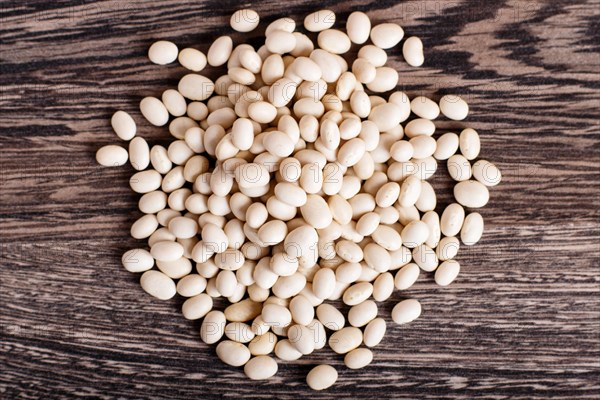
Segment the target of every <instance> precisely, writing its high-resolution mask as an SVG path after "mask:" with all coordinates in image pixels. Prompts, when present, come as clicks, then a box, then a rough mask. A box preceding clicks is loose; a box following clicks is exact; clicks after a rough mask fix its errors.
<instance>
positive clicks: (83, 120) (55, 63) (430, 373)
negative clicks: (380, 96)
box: [0, 0, 600, 399]
mask: <svg viewBox="0 0 600 400" xmlns="http://www.w3.org/2000/svg"><path fill="white" fill-rule="evenodd" d="M336 3H337V2H333V1H298V0H295V1H293V2H285V3H282V2H272V1H265V2H261V3H260V4H259V5H256V6H253V7H254V8H256V9H257V10H258V11H259V12H260V14H261V16H262V18H263V21H266V22H268V21H271V20H274V19H275V18H278V17H281V16H285V15H291V16H293V17H294V18H295V19H296V21H302V19H303V17H304V15H305V14H306V13H307V12H309V11H311V10H314V9H316V8H317V7H330V8H331V9H333V10H335V11H336V12H337V13H338V17H339V20H340V21H344V20H345V18H346V17H347V15H348V14H349V13H350V12H351V11H353V10H357V9H359V10H365V11H367V12H368V13H369V14H370V15H371V17H372V18H373V19H374V20H375V21H397V22H399V23H400V24H401V25H402V26H403V27H404V28H405V31H406V32H407V34H408V35H417V36H420V37H422V38H423V41H424V43H425V47H426V65H425V67H423V68H421V69H418V70H415V69H413V68H409V67H408V66H407V65H406V64H405V63H404V62H403V60H402V56H401V53H400V52H399V50H398V49H394V50H392V51H391V58H390V60H391V64H392V65H393V66H394V67H395V68H397V69H398V70H399V71H400V72H401V81H400V88H402V89H403V90H405V91H407V92H408V93H409V94H410V95H411V96H413V95H418V94H421V93H424V94H428V95H433V96H441V95H443V94H445V93H458V94H461V95H463V96H465V97H466V98H467V100H468V101H469V103H470V106H471V109H472V114H471V115H470V117H469V121H468V123H467V122H465V123H455V124H446V125H443V126H441V128H442V129H459V128H461V127H463V126H467V124H468V125H469V126H473V127H475V128H476V129H478V130H479V131H480V133H481V135H482V142H483V153H482V156H483V157H485V158H488V159H490V160H493V161H494V162H496V163H497V164H498V165H499V167H500V168H501V169H502V172H503V175H504V181H503V183H502V185H501V186H499V187H497V188H494V189H493V190H492V200H491V202H490V204H489V206H488V207H486V208H485V209H484V210H483V211H482V214H483V215H484V218H485V221H486V233H485V235H484V238H483V239H482V241H481V242H480V243H479V244H478V245H477V246H475V247H474V248H469V249H464V250H463V251H461V253H460V255H459V260H460V261H461V264H462V265H463V266H464V267H463V271H462V272H461V276H460V277H459V279H458V280H457V282H455V283H454V284H453V285H452V286H451V287H449V288H445V289H440V288H438V287H436V286H435V284H434V283H433V281H432V279H431V277H426V278H424V279H422V280H421V281H420V282H419V283H418V284H417V285H415V287H414V288H412V289H411V290H410V291H408V292H407V293H402V294H401V293H398V292H396V293H394V295H393V300H396V301H397V300H399V299H401V298H403V297H406V296H410V297H415V298H418V299H419V300H421V301H422V304H423V307H424V314H423V316H422V317H421V318H420V319H419V320H418V321H416V322H415V323H413V324H410V325H409V326H402V327H399V326H392V325H391V324H390V325H389V327H388V334H387V336H386V338H385V340H384V343H383V344H382V345H381V346H380V347H378V348H376V349H375V361H374V363H373V364H372V365H371V366H369V367H368V368H366V369H364V370H361V371H351V370H348V369H345V368H343V362H342V359H341V357H339V356H337V355H333V354H331V353H330V352H320V353H316V354H314V355H311V356H310V357H306V358H305V359H302V360H300V361H298V362H296V363H280V371H279V373H278V374H277V376H276V377H275V378H274V379H272V380H269V381H268V382H260V383H256V382H251V381H249V380H247V379H246V378H245V377H244V375H243V373H242V371H241V370H239V369H235V368H230V367H227V366H225V365H223V364H222V363H220V362H219V361H218V360H217V359H216V356H215V355H214V348H213V347H211V346H206V345H204V344H203V343H202V342H201V341H200V340H199V339H198V329H199V323H197V322H194V323H192V322H188V321H185V320H184V319H183V318H182V317H181V316H180V314H179V312H178V309H179V307H180V305H181V300H177V299H175V300H173V301H169V302H159V301H155V300H152V299H150V298H149V297H148V296H147V295H145V294H144V293H143V292H142V290H141V289H140V288H139V285H138V283H137V279H138V278H137V277H136V276H133V275H131V274H129V273H128V272H126V271H125V270H123V268H122V267H121V266H120V255H121V254H122V252H123V251H125V250H126V249H128V248H131V247H132V246H135V245H136V241H135V240H133V239H131V238H129V237H128V234H127V232H128V230H129V225H130V224H131V222H132V221H133V220H134V219H135V218H136V217H137V216H138V214H137V213H136V211H135V210H136V202H137V196H135V195H134V194H132V193H131V192H130V190H129V189H128V184H127V182H128V176H129V175H130V173H131V171H130V170H128V168H122V169H103V168H100V167H98V166H97V165H96V164H95V161H94V157H93V155H94V153H95V151H96V149H97V148H98V147H100V146H101V145H103V144H108V143H112V142H114V141H115V137H114V135H113V134H112V133H111V130H110V125H109V118H110V115H111V114H112V113H113V112H114V110H115V109H124V110H127V111H130V112H131V113H132V114H133V115H134V118H136V119H137V120H139V121H141V120H142V119H141V116H140V114H139V111H138V110H137V104H138V102H139V100H140V99H141V98H142V97H143V96H145V95H157V94H159V93H161V92H162V91H163V90H164V89H166V88H168V87H172V86H174V85H175V84H176V82H177V79H178V77H180V76H181V75H182V74H183V73H184V70H183V69H182V68H181V67H179V66H177V65H171V66H168V67H157V66H155V65H152V64H150V63H149V62H148V61H147V59H146V57H145V54H146V51H147V48H148V46H149V44H150V43H152V42H153V41H154V40H156V39H159V38H167V39H172V40H174V41H176V42H177V43H178V44H180V45H182V46H187V45H193V46H197V47H198V48H200V49H202V50H206V49H207V48H208V44H209V43H210V42H211V41H212V40H213V39H214V38H215V37H216V36H218V35H220V34H224V33H226V32H227V33H229V29H228V25H227V21H228V18H229V15H230V14H231V13H232V12H233V11H234V10H235V9H237V8H238V7H239V4H238V3H237V2H233V1H198V2H185V1H170V2H159V1H136V2H121V1H77V2H70V1H55V2H42V1H39V0H34V1H29V2H17V1H3V2H2V4H0V22H1V24H0V46H1V48H0V49H1V52H0V57H1V59H2V61H1V64H0V69H1V75H0V90H1V96H0V119H1V121H2V122H1V127H2V129H1V133H0V185H1V190H0V219H1V225H0V237H1V242H0V259H1V264H0V265H1V270H0V285H1V286H0V288H1V290H0V300H1V306H2V308H1V311H0V328H1V331H0V335H1V342H0V346H1V349H2V352H1V354H0V360H1V362H2V364H1V365H2V366H1V374H0V396H1V397H2V398H6V399H12V398H23V399H33V398H43V397H45V398H66V397H76V396H78V397H90V398H92V397H93V398H107V399H108V398H117V397H119V398H157V399H158V398H203V399H209V398H216V399H219V398H223V399H225V398H240V397H242V396H246V398H252V399H255V398H256V399H258V398H280V399H292V398H303V397H308V396H311V397H312V398H315V399H325V398H332V397H336V398H343V399H355V398H372V399H381V398H496V399H502V398H511V399H512V398H524V399H547V398H564V399H573V398H590V399H591V398H598V397H600V382H599V379H598V374H599V372H600V365H599V364H600V363H599V361H598V360H600V337H599V332H600V296H599V291H600V283H599V274H598V271H599V266H600V262H599V260H600V242H599V235H600V223H599V222H600V221H599V218H600V215H599V210H600V165H599V161H598V160H599V149H600V141H599V140H598V139H599V138H600V130H599V126H598V118H599V113H598V109H599V105H600V96H599V89H600V85H599V83H598V73H599V72H600V71H599V67H598V65H599V61H600V60H599V56H598V51H599V50H600V37H599V36H600V33H599V32H600V29H599V27H598V10H599V6H600V3H599V2H598V1H595V0H587V1H583V0H581V1H569V0H560V1H552V2H525V1H487V2H482V1H475V0H473V1H465V0H463V1H456V2H438V1H406V2H394V1H370V2H366V1H365V2H358V1H348V2H344V3H341V4H336ZM264 26H266V25H265V24H262V25H261V30H260V31H259V32H257V33H252V34H250V35H249V38H250V39H249V40H250V41H251V42H252V43H255V44H257V43H258V42H259V35H260V34H261V33H262V29H264ZM234 39H235V40H236V41H238V42H239V41H240V40H242V39H244V38H243V37H242V36H241V35H239V34H236V35H234ZM139 128H140V134H141V135H142V136H144V137H146V138H149V139H150V140H151V142H152V143H160V142H165V141H167V140H168V137H167V135H166V133H165V132H164V131H163V130H160V129H156V128H151V127H148V126H146V125H143V124H140V126H139ZM440 175H442V174H440ZM436 178H437V177H436ZM443 181H444V177H443V176H440V177H439V178H438V179H436V180H435V181H434V183H436V184H439V185H441V186H442V189H441V190H440V194H441V195H442V201H448V200H449V197H448V193H449V192H448V190H447V187H445V188H444V187H443V186H444V183H443ZM393 303H394V302H392V301H390V302H388V303H386V304H385V305H383V306H382V308H383V310H382V313H383V315H385V316H386V318H387V317H388V316H389V312H390V311H391V308H392V306H393ZM323 360H328V362H332V363H333V365H335V366H336V367H338V370H339V371H340V379H339V381H338V384H337V385H336V386H335V388H334V389H333V390H329V391H326V392H322V393H313V392H311V391H309V390H308V388H307V386H306V384H305V383H304V377H305V374H306V372H307V371H308V370H309V369H310V367H311V366H312V365H314V364H315V363H317V362H319V361H323Z"/></svg>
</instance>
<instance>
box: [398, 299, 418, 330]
mask: <svg viewBox="0 0 600 400" xmlns="http://www.w3.org/2000/svg"><path fill="white" fill-rule="evenodd" d="M420 315H421V303H419V302H418V301H417V300H415V299H408V300H403V301H401V302H399V303H398V304H396V305H395V306H394V309H393V310H392V319H393V320H394V322H395V323H397V324H406V323H409V322H412V321H414V320H415V319H417V318H419V316H420Z"/></svg>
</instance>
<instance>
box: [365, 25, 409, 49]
mask: <svg viewBox="0 0 600 400" xmlns="http://www.w3.org/2000/svg"><path fill="white" fill-rule="evenodd" d="M403 37H404V30H403V29H402V28H401V27H400V25H398V24H394V23H383V24H379V25H375V26H374V27H373V29H371V41H372V42H373V44H374V45H375V46H377V47H379V48H381V49H391V48H392V47H394V46H396V45H397V44H398V43H400V41H401V40H402V38H403Z"/></svg>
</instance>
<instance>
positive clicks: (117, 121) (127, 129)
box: [110, 111, 137, 140]
mask: <svg viewBox="0 0 600 400" xmlns="http://www.w3.org/2000/svg"><path fill="white" fill-rule="evenodd" d="M110 124H111V126H112V128H113V130H114V131H115V133H116V134H117V136H118V137H119V138H121V139H123V140H131V139H133V137H134V136H135V133H136V131H137V127H136V125H135V121H134V120H133V118H131V115H129V114H128V113H126V112H125V111H117V112H115V113H114V114H113V116H112V118H111V119H110Z"/></svg>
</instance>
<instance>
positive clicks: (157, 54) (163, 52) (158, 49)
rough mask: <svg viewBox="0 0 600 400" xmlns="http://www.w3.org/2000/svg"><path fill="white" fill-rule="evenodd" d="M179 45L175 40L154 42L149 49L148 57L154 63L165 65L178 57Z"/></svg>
mask: <svg viewBox="0 0 600 400" xmlns="http://www.w3.org/2000/svg"><path fill="white" fill-rule="evenodd" d="M177 54H178V50H177V46H176V45H175V43H173V42H169V41H167V40H159V41H158V42H154V43H152V45H151V46H150V48H149V49H148V58H149V59H150V61H152V62H153V63H154V64H158V65H165V64H170V63H172V62H173V61H175V60H176V59H177Z"/></svg>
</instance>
